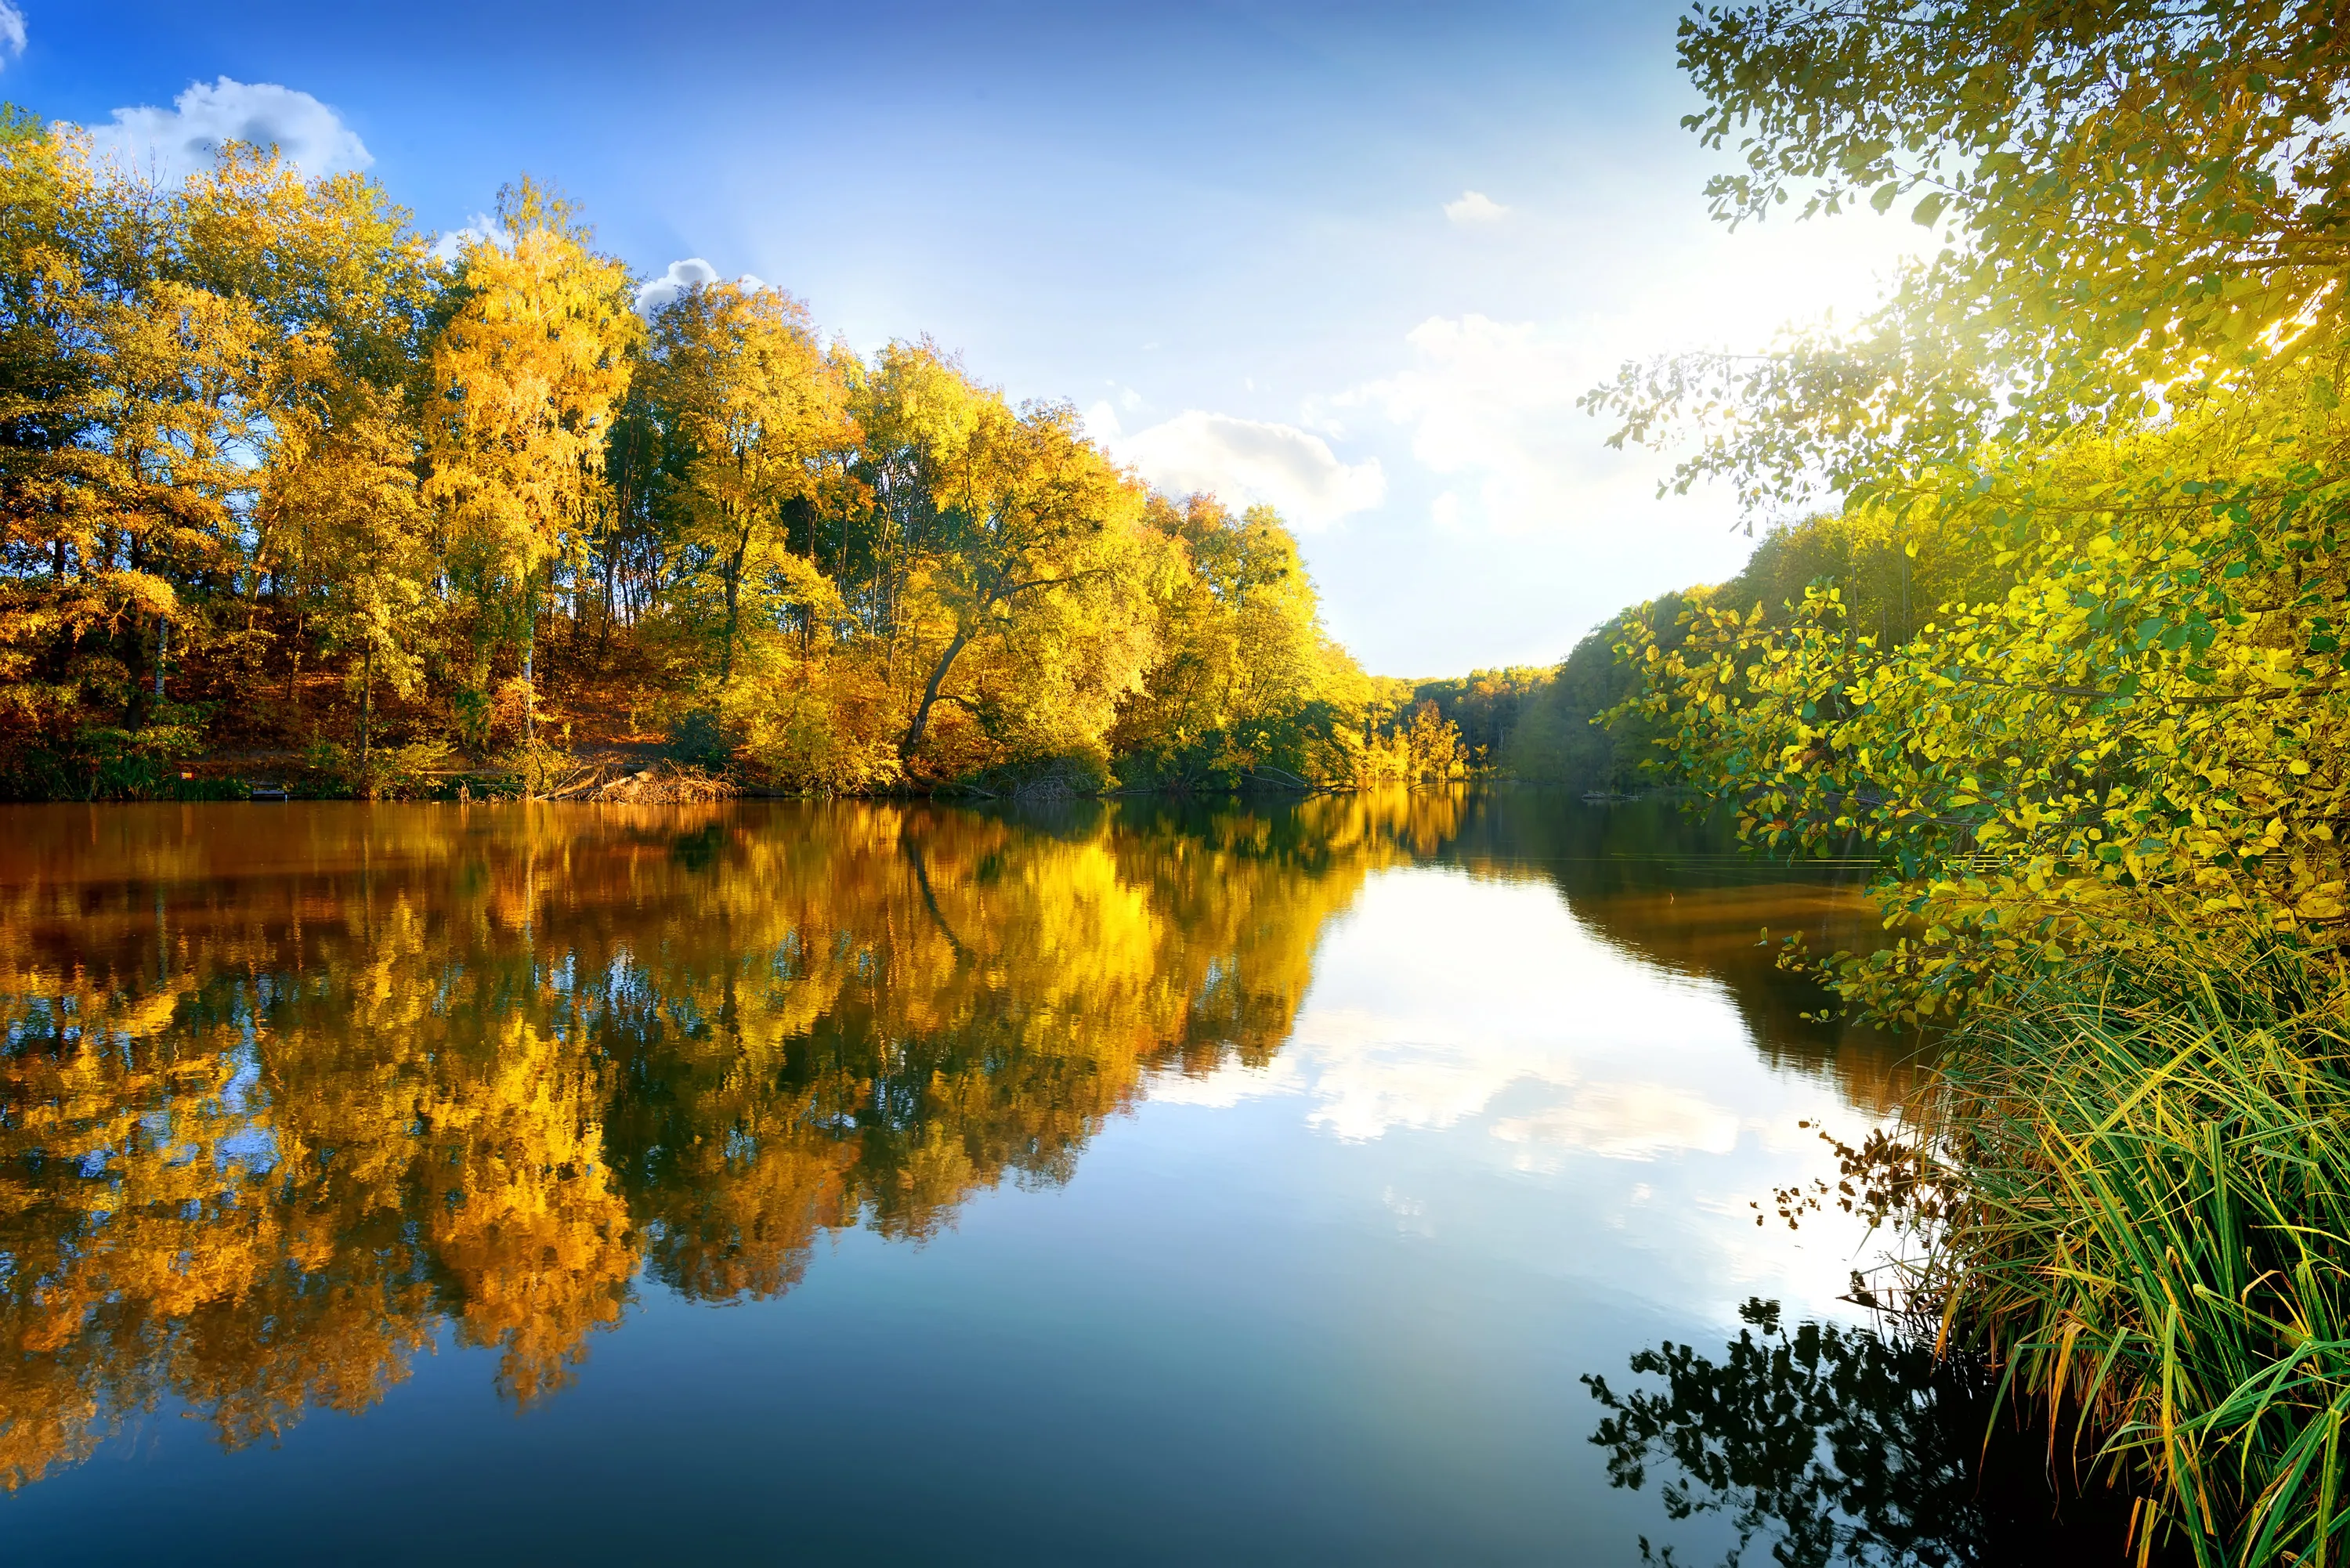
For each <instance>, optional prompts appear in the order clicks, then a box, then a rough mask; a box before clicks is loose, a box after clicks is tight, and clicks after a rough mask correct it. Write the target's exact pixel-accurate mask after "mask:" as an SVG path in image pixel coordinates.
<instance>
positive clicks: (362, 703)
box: [359, 640, 375, 800]
mask: <svg viewBox="0 0 2350 1568" xmlns="http://www.w3.org/2000/svg"><path fill="white" fill-rule="evenodd" d="M374 722H375V643H374V642H373V641H372V640H370V641H369V643H368V648H367V663H366V665H365V666H364V667H363V668H362V669H361V670H360V672H359V788H360V790H361V791H362V792H363V793H364V794H365V795H366V797H367V798H368V799H369V800H373V799H374V798H375V782H374V778H373V775H371V774H369V772H368V749H369V742H371V741H372V740H373V738H374V737H373V735H372V733H371V732H372V731H373V729H374Z"/></svg>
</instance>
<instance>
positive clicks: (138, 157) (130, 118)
mask: <svg viewBox="0 0 2350 1568" xmlns="http://www.w3.org/2000/svg"><path fill="white" fill-rule="evenodd" d="M0 3H5V0H0ZM19 25H20V26H21V21H20V24H19ZM89 135H90V140H91V141H92V142H93V143H94V144H95V145H96V146H97V147H98V149H99V151H101V152H105V153H109V154H111V155H112V156H114V157H116V158H119V159H120V160H121V161H123V162H125V163H127V164H129V165H130V167H132V168H134V169H137V170H139V171H142V172H144V171H153V172H154V174H155V175H156V176H157V177H158V178H160V179H161V180H164V181H167V182H169V181H178V180H183V179H185V178H187V176H188V175H190V174H192V173H194V172H195V171H197V170H200V169H203V168H204V167H205V166H207V165H208V164H210V163H211V162H212V161H213V157H214V156H215V155H216V154H217V153H218V152H219V151H220V150H221V148H222V146H223V145H224V143H227V142H231V141H242V142H246V143H248V144H250V145H252V146H255V147H275V148H276V149H277V151H278V154H279V156H281V157H283V158H284V159H285V160H286V161H287V162H289V163H293V164H295V165H296V166H297V167H299V168H300V169H301V171H303V172H304V173H305V174H308V175H312V176H317V175H322V174H342V173H347V172H348V171H351V170H354V169H364V168H366V167H367V166H368V165H369V164H370V163H373V162H374V161H375V158H374V156H373V155H372V154H370V153H369V151H368V150H367V145H366V143H364V142H362V141H361V140H359V133H358V132H356V131H354V130H351V128H350V127H349V126H347V125H345V124H344V123H343V119H342V116H340V115H338V114H337V113H336V112H335V111H334V110H333V109H329V108H328V107H327V106H326V105H325V104H323V103H320V102H319V101H318V100H317V99H315V98H312V97H311V96H310V95H309V94H308V93H307V92H297V91H296V90H295V89H294V88H285V87H278V86H276V85H275V84H273V83H269V82H241V81H236V80H234V79H232V78H228V77H223V78H220V79H219V80H218V81H214V82H209V83H208V82H193V83H191V84H190V85H189V87H188V90H187V91H185V92H183V93H182V94H181V95H180V96H179V97H178V98H175V99H172V107H171V108H170V109H156V108H154V107H152V106H151V105H150V106H146V107H142V108H139V109H116V110H115V111H114V119H113V120H112V121H111V122H110V123H109V124H106V125H94V126H91V127H90V128H89Z"/></svg>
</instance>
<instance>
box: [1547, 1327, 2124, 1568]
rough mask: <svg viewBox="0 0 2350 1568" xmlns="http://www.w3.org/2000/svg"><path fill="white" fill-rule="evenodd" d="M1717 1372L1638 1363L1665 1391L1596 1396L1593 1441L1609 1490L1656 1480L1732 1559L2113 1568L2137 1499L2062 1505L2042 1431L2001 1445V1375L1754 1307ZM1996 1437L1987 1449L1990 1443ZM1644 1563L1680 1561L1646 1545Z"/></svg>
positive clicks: (1591, 1381) (1678, 1352) (1679, 1356)
mask: <svg viewBox="0 0 2350 1568" xmlns="http://www.w3.org/2000/svg"><path fill="white" fill-rule="evenodd" d="M1739 1315H1740V1316H1741V1317H1742V1318H1743V1319H1744V1320H1745V1322H1746V1324H1747V1325H1748V1326H1747V1327H1746V1328H1744V1329H1742V1330H1741V1331H1740V1333H1739V1335H1738V1337H1737V1338H1736V1339H1734V1340H1731V1342H1730V1343H1729V1345H1727V1346H1725V1347H1724V1350H1723V1353H1722V1356H1721V1359H1720V1360H1719V1361H1716V1360H1711V1359H1709V1358H1707V1357H1705V1356H1702V1355H1699V1354H1698V1353H1697V1352H1696V1351H1695V1350H1694V1349H1693V1348H1691V1347H1690V1346H1688V1345H1675V1344H1673V1343H1672V1342H1671V1341H1669V1340H1668V1341H1667V1342H1665V1343H1664V1344H1663V1345H1659V1346H1658V1347H1657V1348H1656V1349H1654V1350H1643V1351H1640V1352H1638V1353H1637V1354H1636V1355H1633V1357H1632V1362H1631V1369H1632V1371H1633V1373H1634V1374H1635V1375H1636V1376H1643V1377H1655V1378H1661V1379H1663V1386H1662V1387H1661V1388H1660V1389H1658V1388H1644V1389H1639V1390H1636V1391H1633V1392H1630V1393H1625V1394H1619V1393H1617V1391H1616V1390H1615V1389H1613V1388H1611V1387H1610V1386H1608V1384H1607V1380H1606V1379H1605V1378H1604V1377H1598V1376H1586V1378H1585V1379H1584V1383H1585V1385H1586V1386H1587V1387H1588V1388H1589V1389H1590V1390H1591V1393H1592V1396H1593V1397H1595V1398H1596V1399H1597V1400H1598V1401H1599V1404H1600V1406H1601V1407H1602V1408H1604V1409H1605V1410H1606V1411H1607V1415H1606V1416H1605V1417H1603V1418H1602V1419H1601V1421H1600V1423H1599V1428H1598V1430H1597V1431H1596V1432H1595V1433H1594V1434H1593V1436H1592V1439H1591V1440H1592V1441H1593V1442H1594V1443H1596V1444H1597V1445H1598V1446H1599V1447H1600V1448H1602V1449H1605V1450H1607V1476H1608V1480H1610V1481H1611V1482H1613V1483H1614V1484H1615V1485H1617V1486H1618V1487H1626V1488H1630V1489H1634V1490H1638V1489H1639V1488H1640V1487H1641V1486H1643V1485H1644V1484H1645V1483H1646V1482H1647V1480H1648V1476H1649V1473H1650V1471H1651V1470H1652V1469H1654V1470H1656V1471H1658V1472H1659V1482H1660V1484H1659V1489H1658V1490H1659V1494H1660V1496H1661V1498H1662V1501H1663V1504H1664V1512H1665V1516H1666V1518H1667V1519H1668V1520H1669V1521H1688V1520H1690V1519H1692V1518H1696V1517H1699V1516H1701V1515H1711V1516H1713V1517H1717V1518H1719V1519H1721V1520H1722V1521H1725V1522H1726V1523H1727V1524H1728V1525H1729V1527H1730V1529H1731V1532H1732V1534H1733V1536H1734V1538H1735V1544H1734V1545H1732V1546H1731V1548H1730V1549H1729V1551H1728V1552H1727V1553H1726V1555H1725V1557H1724V1559H1723V1561H1724V1562H1725V1563H1731V1564H1735V1563H1739V1562H1740V1561H1741V1560H1742V1557H1743V1555H1744V1553H1745V1552H1746V1551H1747V1550H1748V1549H1749V1548H1750V1547H1751V1546H1752V1544H1753V1543H1754V1542H1756V1541H1758V1540H1760V1541H1763V1542H1768V1543H1769V1546H1770V1552H1771V1557H1772V1560H1773V1562H1776V1563H1782V1564H1784V1565H1785V1568H1830V1565H1831V1564H1851V1565H1854V1568H1860V1565H1864V1564H1866V1565H1868V1568H1895V1565H1901V1568H1910V1565H1915V1568H1943V1565H1945V1564H1959V1563H1983V1564H2002V1565H2005V1564H2013V1563H2043V1562H2045V1563H2099V1562H2104V1563H2119V1562H2120V1561H2121V1560H2122V1557H2123V1545H2124V1540H2125V1536H2126V1531H2127V1527H2128V1521H2129V1511H2128V1507H2127V1505H2126V1501H2125V1500H2122V1499H2120V1498H2118V1497H2117V1496H2116V1495H2115V1494H2112V1493H2108V1492H2105V1491H2102V1490H2099V1491H2095V1492H2093V1493H2091V1494H2090V1495H2088V1496H2085V1497H2076V1498H2073V1499H2071V1500H2069V1501H2065V1502H2064V1505H2063V1507H2062V1508H2061V1509H2060V1508H2059V1507H2058V1503H2057V1499H2056V1496H2055V1494H2054V1492H2053V1491H2052V1490H2051V1489H2050V1487H2049V1485H2048V1483H2047V1479H2046V1475H2045V1464H2046V1461H2047V1459H2049V1457H2050V1456H2051V1455H2052V1453H2053V1454H2061V1449H2050V1448H2049V1447H2048V1446H2047V1444H2046V1436H2045V1434H2044V1432H2043V1433H2042V1434H2039V1435H2037V1436H2036V1437H2035V1436H2033V1435H2032V1434H2027V1433H2018V1432H2012V1431H2002V1430H2000V1429H1999V1428H2002V1427H2004V1426H2005V1422H2004V1420H2003V1419H2002V1421H2000V1422H1999V1423H1997V1424H1994V1423H1993V1420H1992V1414H1991V1412H1992V1406H1991V1392H1992V1389H1991V1381H1990V1379H1989V1378H1988V1377H1987V1376H1984V1375H1983V1374H1981V1371H1980V1370H1979V1369H1978V1368H1976V1367H1973V1366H1968V1365H1965V1364H1962V1363H1956V1362H1947V1361H1946V1362H1940V1363H1938V1362H1937V1361H1936V1360H1935V1358H1934V1356H1933V1355H1932V1354H1931V1353H1930V1352H1929V1350H1928V1349H1926V1348H1925V1347H1923V1346H1919V1345H1912V1344H1908V1343H1905V1342H1902V1341H1899V1340H1888V1339H1886V1338H1884V1337H1881V1336H1879V1335H1878V1334H1874V1333H1872V1332H1870V1331H1868V1330H1866V1329H1860V1328H1852V1327H1846V1326H1842V1325H1838V1324H1814V1323H1806V1324H1801V1325H1800V1326H1798V1327H1796V1328H1794V1329H1793V1330H1792V1331H1791V1330H1789V1329H1788V1328H1786V1327H1785V1326H1784V1325H1783V1324H1782V1323H1781V1321H1780V1314H1779V1307H1778V1303H1775V1302H1763V1301H1750V1302H1748V1303H1746V1305H1745V1307H1744V1308H1742V1310H1741V1312H1740V1314H1739ZM1986 1438H1994V1439H1996V1440H1992V1441H1990V1442H1988V1443H1987V1441H1986ZM1640 1554H1641V1557H1642V1560H1643V1561H1646V1562H1652V1563H1657V1562H1660V1563H1671V1562H1675V1561H1677V1559H1676V1558H1675V1557H1674V1554H1673V1550H1672V1548H1671V1546H1670V1545H1669V1544H1664V1545H1657V1544H1653V1543H1652V1542H1649V1541H1648V1539H1647V1538H1646V1537H1643V1538H1642V1539H1641V1541H1640Z"/></svg>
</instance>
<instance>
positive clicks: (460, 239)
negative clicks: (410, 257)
mask: <svg viewBox="0 0 2350 1568" xmlns="http://www.w3.org/2000/svg"><path fill="white" fill-rule="evenodd" d="M481 244H491V245H495V246H497V247H498V249H500V250H505V249H507V248H509V247H511V246H512V245H513V244H514V235H513V234H509V233H507V232H506V226H505V225H504V223H499V222H498V221H497V220H496V219H495V218H494V217H492V216H490V214H489V213H474V214H473V217H472V218H471V219H469V220H468V221H467V222H466V223H464V224H463V226H462V227H460V228H455V229H452V230H450V231H449V232H448V233H447V234H442V236H441V237H440V238H438V239H436V240H434V241H433V242H432V255H433V259H435V260H436V261H440V262H442V263H448V262H453V261H455V260H456V259H457V258H458V257H459V256H461V255H463V254H465V247H466V246H468V245H481Z"/></svg>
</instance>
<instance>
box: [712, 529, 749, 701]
mask: <svg viewBox="0 0 2350 1568" xmlns="http://www.w3.org/2000/svg"><path fill="white" fill-rule="evenodd" d="M750 553H751V527H750V524H747V523H746V524H743V534H742V536H741V537H740V538H739V539H737V540H736V541H735V543H734V556H733V560H731V561H729V562H728V563H727V564H726V648H725V651H723V653H721V654H720V655H719V656H718V690H719V691H721V692H723V691H725V690H726V688H727V686H728V685H729V684H731V683H732V682H733V679H734V628H736V627H737V626H739V625H740V624H741V622H742V602H743V559H744V557H746V556H749V555H750Z"/></svg>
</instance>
